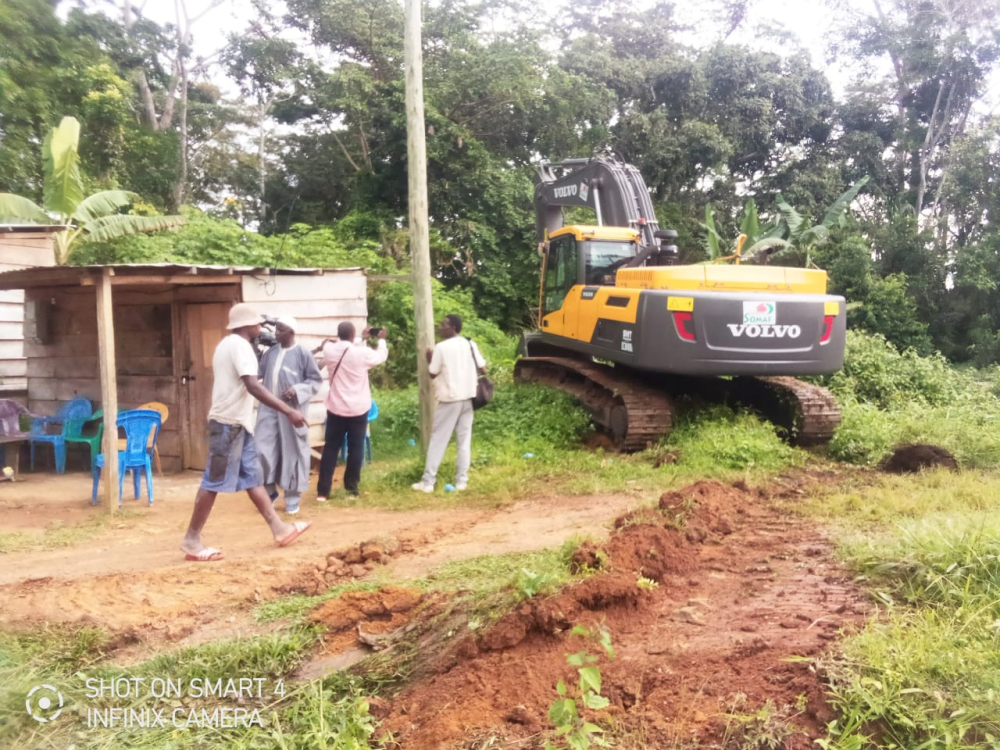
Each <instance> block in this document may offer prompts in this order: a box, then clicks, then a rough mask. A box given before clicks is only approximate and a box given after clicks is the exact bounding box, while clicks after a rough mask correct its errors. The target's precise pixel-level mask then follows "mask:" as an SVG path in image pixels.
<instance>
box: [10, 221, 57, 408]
mask: <svg viewBox="0 0 1000 750" xmlns="http://www.w3.org/2000/svg"><path fill="white" fill-rule="evenodd" d="M54 264H55V256H54V255H53V251H52V236H51V235H48V234H39V233H35V232H25V233H19V232H10V233H8V232H3V233H0V273H3V272H4V271H15V270H18V269H21V268H31V267H33V266H51V265H54ZM23 321H24V292H23V291H21V290H13V291H0V380H2V382H0V392H10V391H24V389H25V388H27V385H28V379H27V375H28V365H27V361H26V360H25V357H24V331H23V325H22V324H23Z"/></svg>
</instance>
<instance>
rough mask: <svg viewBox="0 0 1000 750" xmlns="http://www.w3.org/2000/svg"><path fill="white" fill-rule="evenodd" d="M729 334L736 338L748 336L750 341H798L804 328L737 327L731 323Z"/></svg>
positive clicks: (754, 325) (775, 326)
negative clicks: (787, 339)
mask: <svg viewBox="0 0 1000 750" xmlns="http://www.w3.org/2000/svg"><path fill="white" fill-rule="evenodd" d="M728 325H729V332H730V333H732V334H733V336H735V337H736V338H740V337H741V336H746V337H747V338H750V339H783V338H789V339H797V338H798V337H799V336H801V335H802V328H800V327H799V326H778V325H774V326H762V325H756V324H753V325H737V324H736V323H729V324H728Z"/></svg>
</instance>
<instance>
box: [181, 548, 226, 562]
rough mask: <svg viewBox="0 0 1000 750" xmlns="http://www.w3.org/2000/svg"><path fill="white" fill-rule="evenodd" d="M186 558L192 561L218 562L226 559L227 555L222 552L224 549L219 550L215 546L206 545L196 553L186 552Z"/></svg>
mask: <svg viewBox="0 0 1000 750" xmlns="http://www.w3.org/2000/svg"><path fill="white" fill-rule="evenodd" d="M184 559H185V560H189V561H191V562H218V561H219V560H224V559H225V555H223V554H222V550H218V549H216V548H215V547H205V548H204V549H203V550H201V551H200V552H198V553H197V554H194V555H192V554H191V553H190V552H186V553H184Z"/></svg>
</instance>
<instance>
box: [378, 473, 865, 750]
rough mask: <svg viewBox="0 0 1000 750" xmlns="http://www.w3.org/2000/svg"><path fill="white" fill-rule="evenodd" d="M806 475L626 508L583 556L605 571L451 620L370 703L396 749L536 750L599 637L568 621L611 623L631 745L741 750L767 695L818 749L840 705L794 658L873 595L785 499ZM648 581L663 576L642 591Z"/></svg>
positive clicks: (704, 488) (831, 635) (786, 724)
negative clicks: (481, 617) (408, 676)
mask: <svg viewBox="0 0 1000 750" xmlns="http://www.w3.org/2000/svg"><path fill="white" fill-rule="evenodd" d="M796 484H797V483H795V482H792V483H791V486H790V487H785V486H782V485H781V484H778V485H776V486H775V487H772V488H770V489H769V490H767V491H764V492H755V491H751V490H749V489H747V488H735V487H730V486H727V485H723V484H719V483H717V482H699V483H697V484H695V485H692V486H690V487H688V488H685V489H684V490H681V491H680V492H672V493H667V494H665V495H664V496H663V497H662V498H661V501H660V508H659V510H658V512H650V511H646V510H643V511H641V512H639V513H631V514H626V515H624V516H623V517H620V518H619V519H618V522H617V523H616V526H617V529H616V530H615V531H614V532H613V533H612V535H611V536H610V538H609V539H608V540H607V542H606V543H605V544H604V545H602V551H603V553H604V554H603V555H597V554H596V552H597V550H596V549H595V548H594V545H586V546H585V547H584V548H583V549H582V550H581V551H580V555H579V557H580V562H584V561H586V562H585V564H589V565H591V567H593V563H594V562H595V561H597V560H600V559H601V558H603V560H604V568H603V569H602V570H601V572H599V573H598V574H596V575H593V576H591V577H589V578H587V579H585V580H583V581H582V582H580V583H578V584H576V585H574V586H572V587H571V588H569V589H568V590H566V591H564V592H562V593H560V594H559V595H557V596H554V597H549V598H545V599H534V600H530V601H529V602H526V603H525V604H524V605H522V606H521V607H520V608H518V609H517V610H516V611H514V612H512V613H511V614H509V615H507V616H505V617H504V618H502V619H501V620H500V621H499V622H497V623H496V624H495V625H493V626H492V627H490V628H489V629H487V630H486V631H485V632H483V633H480V634H476V633H473V632H472V631H470V630H468V629H466V630H465V631H464V632H465V633H466V634H465V635H462V630H461V629H460V628H456V626H455V623H454V622H453V621H451V622H449V623H448V626H447V627H448V628H449V633H448V634H445V635H444V636H441V637H440V638H439V640H437V641H436V642H435V641H434V640H433V639H432V638H431V639H428V640H427V642H426V643H422V644H421V650H422V651H423V652H424V653H425V656H424V657H423V660H424V664H423V668H424V669H428V668H429V669H430V670H431V671H430V674H427V675H426V676H425V677H424V678H423V679H420V680H418V681H417V682H416V683H415V684H413V685H411V686H410V687H408V688H407V689H405V690H404V691H403V692H402V693H401V694H399V695H398V696H396V697H395V698H394V699H392V700H391V701H384V700H382V701H380V700H376V701H374V703H373V706H374V709H373V710H374V711H375V712H376V715H378V716H379V718H381V719H382V720H383V724H382V731H383V732H384V733H385V736H386V737H390V736H391V738H392V743H394V744H392V745H390V746H392V747H399V748H407V749H408V750H424V749H426V750H430V749H431V748H435V749H440V748H471V747H485V746H487V744H486V738H494V740H495V741H499V742H501V743H511V742H514V741H518V742H523V743H525V744H524V746H527V747H532V746H534V744H536V742H537V741H538V740H539V736H540V733H541V732H543V730H546V729H551V725H550V724H549V723H548V719H547V713H548V708H549V706H550V704H551V703H552V701H553V700H554V699H555V698H556V697H557V694H556V690H555V686H556V683H557V682H558V681H559V680H565V681H566V682H567V683H568V684H573V683H575V682H576V680H575V670H574V668H573V667H570V666H568V665H567V662H566V656H567V655H568V654H570V653H574V652H577V651H581V650H587V649H588V643H587V642H586V641H585V639H582V638H581V637H579V636H572V635H570V634H569V630H570V628H571V627H572V626H573V625H576V624H583V625H585V626H588V627H593V628H596V627H598V626H603V627H606V628H607V629H608V630H609V631H610V633H611V637H612V640H613V643H614V646H615V650H616V658H615V659H614V660H609V659H606V658H602V660H601V662H600V667H601V671H602V675H603V678H604V688H603V693H604V694H605V695H606V696H607V697H609V698H610V699H611V702H612V705H611V707H610V708H609V709H608V711H607V712H606V713H605V714H604V718H605V719H607V718H611V719H612V720H613V721H614V722H615V724H616V725H617V726H618V732H619V733H620V735H621V736H622V737H623V738H624V740H625V741H626V742H627V741H631V743H632V745H631V746H633V747H663V746H669V747H736V746H737V743H738V742H740V741H741V740H745V739H746V738H745V737H744V734H745V733H746V732H748V731H751V728H748V726H747V725H746V724H744V723H742V722H740V721H738V720H736V719H733V718H727V717H728V716H729V715H732V714H741V715H746V714H750V713H753V712H754V711H756V710H757V709H759V708H761V707H763V706H764V705H765V704H766V703H767V702H768V701H770V702H771V705H772V707H773V711H774V712H775V716H777V717H778V718H777V719H775V721H776V722H777V725H780V731H778V730H774V731H778V734H783V735H785V736H783V737H781V738H780V743H781V744H780V745H778V746H780V747H784V748H788V749H789V750H791V749H799V748H801V749H802V750H804V749H805V748H807V747H810V746H811V745H812V740H813V739H815V738H817V737H821V736H823V735H824V726H825V723H826V722H827V721H829V720H830V719H832V718H833V715H832V712H831V711H830V709H829V707H828V706H827V703H826V700H825V694H824V688H823V685H822V683H821V681H820V678H819V677H818V676H817V674H816V673H815V671H813V670H811V669H810V666H809V664H808V663H806V662H804V661H795V660H791V659H792V657H815V656H818V655H820V654H821V653H823V652H824V651H826V650H827V649H828V648H830V647H831V645H832V643H833V642H834V641H835V640H836V639H837V637H838V634H839V633H840V632H841V631H842V630H843V629H851V628H853V627H855V626H856V625H857V624H858V623H860V622H861V621H862V619H863V615H864V613H865V612H866V611H867V605H866V603H865V599H864V597H863V595H862V594H861V593H860V592H859V591H858V590H856V589H855V588H854V587H853V586H852V585H851V583H850V579H849V577H848V576H846V575H845V573H844V571H842V570H841V569H840V568H839V567H838V566H837V564H836V563H835V561H834V560H833V559H832V557H831V545H830V543H829V541H828V540H827V539H826V537H825V536H824V534H823V533H822V531H821V530H820V529H819V528H817V527H816V526H814V525H812V524H810V523H807V522H805V521H802V520H799V519H797V518H795V517H794V516H790V515H789V514H788V513H787V512H786V511H783V510H782V508H781V507H780V502H779V501H780V500H781V496H785V498H786V500H785V502H787V497H789V496H792V497H794V496H796V495H797V493H798V492H800V491H801V489H800V488H799V487H798V486H796ZM682 513H683V514H684V515H685V516H686V517H685V518H684V519H682V522H681V523H679V524H678V523H677V520H678V515H680V514H682ZM640 575H641V576H643V577H645V578H648V579H651V580H654V581H656V582H657V583H658V586H657V587H656V588H655V589H653V590H643V589H641V588H639V587H638V586H636V581H637V578H638V576H640ZM456 633H457V634H456ZM589 650H590V651H591V652H595V648H594V646H593V644H589ZM597 651H599V649H597ZM418 674H419V669H418ZM594 718H596V715H595V716H594ZM769 730H773V727H772V728H769ZM501 746H502V745H501ZM518 746H521V745H518ZM625 746H628V745H627V744H626V745H625Z"/></svg>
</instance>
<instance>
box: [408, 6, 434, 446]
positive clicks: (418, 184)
mask: <svg viewBox="0 0 1000 750" xmlns="http://www.w3.org/2000/svg"><path fill="white" fill-rule="evenodd" d="M420 25H421V0H405V22H404V27H403V36H404V47H403V58H404V63H405V66H406V153H407V157H408V172H409V194H410V257H411V259H412V262H413V313H414V323H415V327H416V333H417V380H418V383H419V385H420V438H421V441H422V443H423V448H424V450H427V443H428V442H429V441H430V437H431V424H432V422H433V419H434V394H433V392H432V390H431V377H430V374H429V373H428V372H427V359H426V355H425V353H424V352H425V351H426V350H427V349H428V347H431V346H434V302H433V299H432V297H431V250H430V244H431V243H430V234H429V229H428V218H427V143H426V139H425V125H424V70H423V67H424V64H423V52H422V51H421V41H420Z"/></svg>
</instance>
